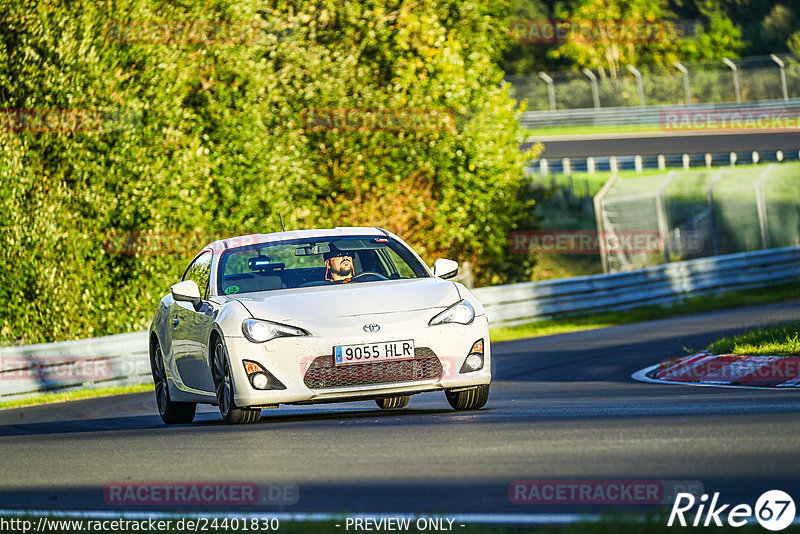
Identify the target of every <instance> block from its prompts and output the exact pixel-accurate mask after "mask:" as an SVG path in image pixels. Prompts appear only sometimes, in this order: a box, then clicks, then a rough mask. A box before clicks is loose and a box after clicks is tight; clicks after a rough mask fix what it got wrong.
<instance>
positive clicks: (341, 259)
mask: <svg viewBox="0 0 800 534" xmlns="http://www.w3.org/2000/svg"><path fill="white" fill-rule="evenodd" d="M323 258H325V280H328V281H331V282H341V283H343V284H345V283H347V282H349V281H350V279H351V278H353V275H354V274H355V267H354V266H353V253H352V252H346V251H344V250H339V249H338V248H336V247H334V246H333V245H331V247H330V250H329V251H328V252H326V253H325V255H324V256H323Z"/></svg>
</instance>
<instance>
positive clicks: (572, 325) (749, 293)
mask: <svg viewBox="0 0 800 534" xmlns="http://www.w3.org/2000/svg"><path fill="white" fill-rule="evenodd" d="M792 300H800V282H792V283H789V284H781V285H776V286H773V287H766V288H760V289H749V290H745V291H732V292H728V293H725V294H723V295H719V296H704V297H691V298H687V299H685V300H684V301H683V302H680V303H676V304H674V305H672V306H643V307H641V308H634V309H632V310H621V311H610V312H600V313H593V314H587V315H581V316H574V317H564V318H559V319H549V320H544V321H537V322H534V323H528V324H524V325H520V326H513V327H498V328H492V329H491V332H490V337H491V340H492V341H494V342H496V341H511V340H514V339H523V338H529V337H539V336H549V335H552V334H563V333H566V332H575V331H578V330H592V329H596V328H605V327H608V326H615V325H620V324H628V323H635V322H639V321H652V320H656V319H664V318H667V317H674V316H677V315H685V314H691V313H702V312H710V311H716V310H725V309H730V308H740V307H743V306H756V305H759V304H770V303H774V302H787V301H792ZM796 333H797V332H796V331H795V334H796Z"/></svg>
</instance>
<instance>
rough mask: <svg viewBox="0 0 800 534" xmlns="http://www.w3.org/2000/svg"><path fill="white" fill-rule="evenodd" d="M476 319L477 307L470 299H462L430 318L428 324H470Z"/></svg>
mask: <svg viewBox="0 0 800 534" xmlns="http://www.w3.org/2000/svg"><path fill="white" fill-rule="evenodd" d="M473 319H475V308H473V307H472V304H470V303H469V301H468V300H466V299H465V300H460V301H458V302H456V303H455V304H453V305H452V306H450V307H449V308H447V309H446V310H445V311H443V312H442V313H440V314H438V315H436V316H435V317H434V318H433V319H431V320H430V322H429V323H428V326H434V325H437V324H445V323H458V324H470V323H471V322H472V321H473Z"/></svg>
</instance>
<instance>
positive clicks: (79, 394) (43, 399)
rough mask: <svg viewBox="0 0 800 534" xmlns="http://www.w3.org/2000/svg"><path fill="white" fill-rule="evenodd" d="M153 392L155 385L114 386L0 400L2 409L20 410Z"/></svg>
mask: <svg viewBox="0 0 800 534" xmlns="http://www.w3.org/2000/svg"><path fill="white" fill-rule="evenodd" d="M152 390H153V384H139V385H135V386H114V387H105V388H87V389H78V390H72V391H55V392H52V393H36V394H33V395H28V396H26V397H20V398H17V399H13V400H0V409H3V408H18V407H20V406H31V405H33V404H47V403H52V402H66V401H71V400H78V399H90V398H94V397H105V396H108V395H121V394H123V393H139V392H142V391H152Z"/></svg>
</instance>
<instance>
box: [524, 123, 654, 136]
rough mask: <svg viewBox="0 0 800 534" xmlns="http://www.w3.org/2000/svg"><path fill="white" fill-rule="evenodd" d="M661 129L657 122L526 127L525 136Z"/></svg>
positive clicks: (652, 130)
mask: <svg viewBox="0 0 800 534" xmlns="http://www.w3.org/2000/svg"><path fill="white" fill-rule="evenodd" d="M662 131H663V130H662V129H661V126H659V125H658V124H629V125H625V126H615V125H599V126H591V125H587V126H553V127H547V128H528V129H526V130H525V136H526V137H527V136H532V137H538V136H540V135H586V134H603V133H624V132H653V133H661V132H662Z"/></svg>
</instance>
